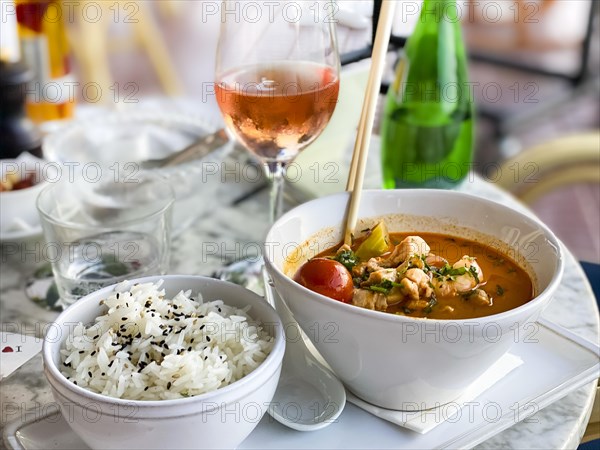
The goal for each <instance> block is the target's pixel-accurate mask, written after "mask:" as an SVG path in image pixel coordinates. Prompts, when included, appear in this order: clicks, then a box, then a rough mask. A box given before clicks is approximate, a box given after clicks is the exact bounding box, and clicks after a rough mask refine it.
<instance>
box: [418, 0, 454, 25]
mask: <svg viewBox="0 0 600 450" xmlns="http://www.w3.org/2000/svg"><path fill="white" fill-rule="evenodd" d="M460 16H461V14H460V11H459V9H458V6H457V4H456V0H423V5H422V7H421V16H420V21H421V22H435V23H439V22H441V21H444V22H456V23H458V22H460Z"/></svg>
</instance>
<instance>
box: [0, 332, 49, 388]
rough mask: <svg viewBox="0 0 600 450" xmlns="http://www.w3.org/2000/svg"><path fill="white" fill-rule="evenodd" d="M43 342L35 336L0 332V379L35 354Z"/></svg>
mask: <svg viewBox="0 0 600 450" xmlns="http://www.w3.org/2000/svg"><path fill="white" fill-rule="evenodd" d="M43 343H44V340H43V339H42V338H38V337H36V336H25V335H24V334H18V333H5V332H0V380H1V379H3V378H6V377H7V376H9V375H10V374H11V373H13V372H14V371H15V370H17V369H18V368H19V367H21V366H22V365H23V364H25V363H26V362H27V361H29V360H30V359H31V358H33V357H34V356H35V355H37V354H38V353H39V352H40V350H41V349H42V344H43Z"/></svg>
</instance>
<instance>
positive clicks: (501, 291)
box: [496, 284, 504, 295]
mask: <svg viewBox="0 0 600 450" xmlns="http://www.w3.org/2000/svg"><path fill="white" fill-rule="evenodd" d="M496 294H497V295H504V288H503V287H502V286H500V285H499V284H497V285H496Z"/></svg>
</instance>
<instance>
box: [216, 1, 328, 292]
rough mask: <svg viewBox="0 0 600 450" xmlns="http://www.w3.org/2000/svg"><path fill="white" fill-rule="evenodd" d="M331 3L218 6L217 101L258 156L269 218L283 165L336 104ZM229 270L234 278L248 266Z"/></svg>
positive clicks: (278, 203) (277, 208) (277, 203)
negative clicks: (267, 188)
mask: <svg viewBox="0 0 600 450" xmlns="http://www.w3.org/2000/svg"><path fill="white" fill-rule="evenodd" d="M248 5H252V6H251V7H249V6H248ZM334 6H335V5H334V3H333V2H331V1H320V2H304V1H280V2H268V1H266V2H244V1H234V0H224V1H222V3H221V29H220V35H219V43H218V48H217V61H216V82H215V93H216V99H217V103H218V105H219V108H220V110H221V113H222V115H223V118H224V120H225V124H226V126H227V128H228V129H229V131H231V132H232V133H233V134H234V135H235V136H236V138H237V139H238V140H239V142H241V144H242V145H243V146H244V147H245V148H246V149H247V150H248V151H250V152H251V153H253V154H254V155H255V156H256V157H258V159H259V160H260V162H261V163H262V164H263V166H264V168H265V170H266V174H267V177H268V179H269V180H271V182H272V187H271V199H270V209H269V219H270V223H273V222H274V221H275V220H276V219H277V218H278V217H279V216H280V215H281V212H282V205H283V202H282V198H283V185H284V173H285V168H286V165H287V164H289V163H290V162H291V161H292V160H293V159H294V158H295V157H296V155H298V153H300V152H301V151H302V150H303V149H305V148H306V147H307V146H308V145H310V143H311V142H313V141H314V140H315V139H316V138H317V137H318V136H319V135H320V134H321V132H322V131H323V129H324V128H325V126H326V125H327V123H328V122H329V119H330V118H331V115H332V114H333V111H334V109H335V105H336V103H337V98H338V92H339V71H340V62H339V54H338V49H337V42H336V34H335V22H334V20H333V19H332V17H333V15H332V13H333V12H334V11H335V9H334ZM261 264H262V263H261ZM232 270H233V271H234V272H235V273H236V274H237V275H239V272H240V271H245V272H247V267H244V266H242V268H241V269H240V265H237V267H236V268H235V269H233V268H232ZM225 272H227V271H225ZM221 277H222V278H227V279H230V280H231V279H232V278H231V277H230V276H228V274H227V273H225V274H223V273H222V274H221ZM235 279H239V277H238V276H236V277H235Z"/></svg>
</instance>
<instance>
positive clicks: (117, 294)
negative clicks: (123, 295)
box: [117, 292, 119, 300]
mask: <svg viewBox="0 0 600 450" xmlns="http://www.w3.org/2000/svg"><path fill="white" fill-rule="evenodd" d="M117 300H119V293H118V292H117Z"/></svg>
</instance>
